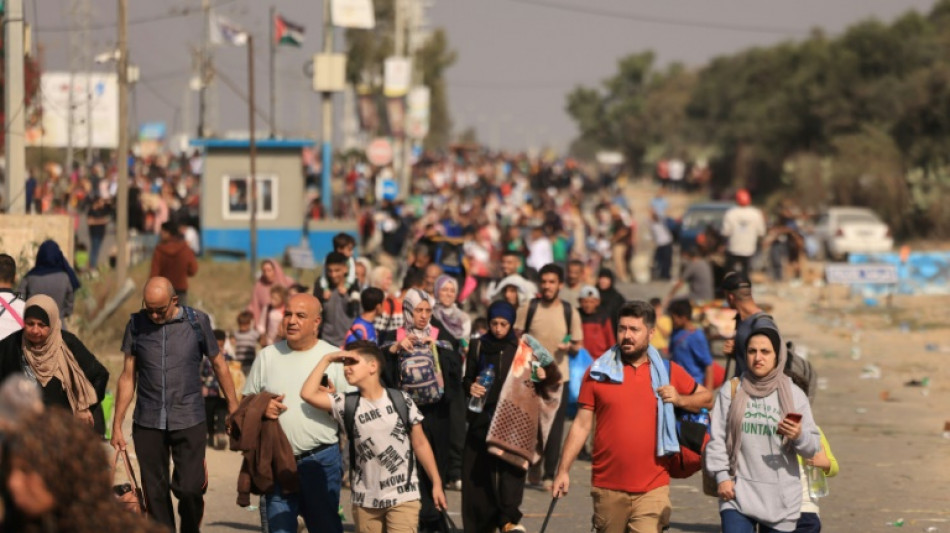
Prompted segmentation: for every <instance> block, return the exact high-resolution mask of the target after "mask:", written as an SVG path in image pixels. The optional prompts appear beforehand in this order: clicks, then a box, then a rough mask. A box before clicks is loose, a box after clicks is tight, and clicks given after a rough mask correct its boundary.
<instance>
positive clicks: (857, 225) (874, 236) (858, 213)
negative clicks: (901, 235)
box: [815, 207, 894, 261]
mask: <svg viewBox="0 0 950 533" xmlns="http://www.w3.org/2000/svg"><path fill="white" fill-rule="evenodd" d="M815 236H816V237H817V238H818V242H819V244H820V245H821V248H820V250H821V251H822V252H824V253H825V255H826V257H828V258H831V259H834V260H836V261H843V260H844V259H846V258H847V256H848V254H852V253H880V252H889V251H891V250H892V249H893V248H894V238H893V237H892V236H891V230H890V228H888V227H887V224H885V223H884V222H883V221H882V220H881V218H880V217H878V216H877V214H875V213H874V212H873V211H871V210H870V209H866V208H864V207H830V208H828V210H827V211H826V212H825V213H823V214H822V215H821V216H820V217H819V218H818V222H816V223H815Z"/></svg>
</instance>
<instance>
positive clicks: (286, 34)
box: [274, 15, 304, 47]
mask: <svg viewBox="0 0 950 533" xmlns="http://www.w3.org/2000/svg"><path fill="white" fill-rule="evenodd" d="M303 34H304V27H303V26H301V25H299V24H294V23H293V22H290V21H289V20H287V19H285V18H284V17H282V16H280V15H277V16H275V17H274V42H275V43H277V44H287V45H290V46H298V47H299V46H300V45H301V44H302V43H303Z"/></svg>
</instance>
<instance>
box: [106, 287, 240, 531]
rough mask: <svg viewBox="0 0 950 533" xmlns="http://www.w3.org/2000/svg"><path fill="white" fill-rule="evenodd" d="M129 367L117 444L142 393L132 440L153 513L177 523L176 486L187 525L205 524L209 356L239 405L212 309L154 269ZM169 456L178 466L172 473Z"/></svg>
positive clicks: (119, 394)
mask: <svg viewBox="0 0 950 533" xmlns="http://www.w3.org/2000/svg"><path fill="white" fill-rule="evenodd" d="M122 353H123V354H125V362H124V367H123V369H122V374H121V375H120V376H119V384H118V386H117V390H116V401H115V405H116V410H115V421H114V422H113V425H112V446H113V447H115V448H116V449H117V450H124V449H125V448H126V441H125V436H124V435H123V434H122V422H123V421H124V420H125V413H126V411H127V410H128V408H129V405H130V404H131V403H132V397H133V396H134V395H135V394H136V393H137V394H138V401H137V402H136V404H135V412H134V413H133V414H132V422H133V425H132V440H133V442H134V444H135V452H136V455H137V456H138V459H139V468H140V470H141V474H142V478H141V479H142V487H143V488H144V489H145V497H146V501H147V503H148V512H149V515H151V517H152V518H153V519H154V520H155V521H157V522H159V523H161V524H164V525H166V526H168V527H169V528H171V529H172V531H174V530H175V529H176V528H175V515H174V509H173V508H172V499H171V493H172V492H174V494H175V497H176V498H177V499H178V514H179V517H180V520H181V529H180V531H181V532H182V533H191V532H198V531H199V528H200V526H201V519H202V516H203V515H204V493H205V490H206V489H207V484H208V473H207V470H206V468H205V446H206V440H207V439H206V425H205V408H204V399H203V398H202V395H201V360H202V358H203V357H205V356H207V357H208V359H210V360H211V363H212V367H213V368H214V373H215V376H216V377H217V378H218V381H219V382H220V383H221V389H222V391H223V392H224V396H225V398H226V399H227V402H228V413H229V414H230V413H233V412H234V411H235V409H237V395H236V394H235V393H234V383H233V382H232V381H231V373H230V371H229V370H228V366H227V363H226V362H225V359H224V357H223V356H221V355H220V354H219V352H218V343H217V341H216V340H215V338H214V332H213V330H212V329H211V321H210V319H209V318H208V315H207V314H205V313H203V312H201V311H198V310H196V309H193V308H191V307H187V306H185V305H181V304H179V300H178V296H177V295H176V293H175V288H174V287H173V286H172V283H171V282H170V281H169V280H168V279H166V278H162V277H154V278H151V279H150V280H148V283H146V284H145V290H144V294H143V298H142V309H141V310H140V311H139V312H137V313H134V314H133V315H132V317H131V318H130V319H129V323H128V325H127V326H126V328H125V336H124V338H123V340H122ZM169 459H171V460H172V461H173V462H174V464H175V470H174V472H172V474H171V476H169Z"/></svg>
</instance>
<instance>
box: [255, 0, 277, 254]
mask: <svg viewBox="0 0 950 533" xmlns="http://www.w3.org/2000/svg"><path fill="white" fill-rule="evenodd" d="M276 17H277V10H276V9H274V6H270V138H271V139H274V138H276V137H277V111H276V110H277V75H276V74H277V43H275V42H274V39H275V37H276V35H274V21H275V20H277V18H276ZM251 270H254V269H253V268H252V269H251Z"/></svg>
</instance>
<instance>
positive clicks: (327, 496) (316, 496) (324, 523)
mask: <svg viewBox="0 0 950 533" xmlns="http://www.w3.org/2000/svg"><path fill="white" fill-rule="evenodd" d="M342 473H343V463H342V458H341V456H340V447H339V446H328V447H327V448H326V449H324V450H321V451H320V452H318V453H315V454H313V455H310V456H307V457H304V458H303V459H300V460H299V461H297V477H298V478H299V479H300V492H297V493H294V494H283V493H282V491H281V488H280V485H279V484H278V483H276V482H275V483H274V489H273V490H272V491H271V492H270V493H269V494H268V495H267V527H268V531H270V532H271V533H297V515H300V516H302V517H303V521H304V523H306V525H307V531H310V532H311V533H316V532H319V533H342V531H343V522H342V521H341V520H340V513H339V507H340V484H341V483H342V482H343V477H342Z"/></svg>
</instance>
